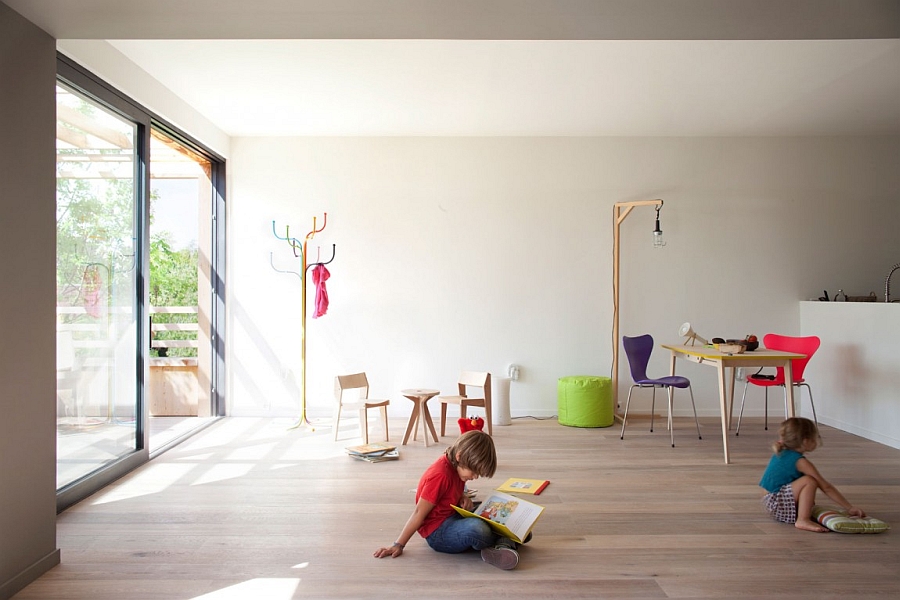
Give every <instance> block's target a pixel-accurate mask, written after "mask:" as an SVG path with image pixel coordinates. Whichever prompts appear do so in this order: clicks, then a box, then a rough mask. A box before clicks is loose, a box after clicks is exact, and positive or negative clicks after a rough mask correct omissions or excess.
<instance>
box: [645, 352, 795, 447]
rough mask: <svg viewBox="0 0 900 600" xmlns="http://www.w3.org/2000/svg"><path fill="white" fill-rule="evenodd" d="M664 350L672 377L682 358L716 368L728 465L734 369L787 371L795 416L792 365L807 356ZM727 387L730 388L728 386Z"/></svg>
mask: <svg viewBox="0 0 900 600" xmlns="http://www.w3.org/2000/svg"><path fill="white" fill-rule="evenodd" d="M662 347H663V348H665V349H666V350H668V351H669V352H671V353H672V367H671V370H670V373H671V374H672V375H674V374H675V359H677V358H683V359H685V360H689V361H691V362H695V363H697V364H701V365H709V366H711V367H715V368H716V369H717V370H718V373H719V408H720V409H721V411H722V447H723V448H724V451H725V464H728V463H730V462H731V458H730V456H729V454H728V430H729V429H730V428H731V412H732V408H733V405H734V369H735V368H736V367H744V368H747V367H784V381H785V390H786V392H787V409H788V416H789V417H793V416H794V386H793V381H794V376H793V372H792V370H791V361H792V360H794V359H797V358H805V356H806V355H805V354H796V353H793V352H781V351H779V350H754V351H752V352H744V353H743V354H728V353H726V352H719V351H718V350H716V349H715V348H713V347H711V346H670V345H667V344H662ZM726 368H730V369H731V372H730V373H729V375H730V376H729V378H728V379H727V380H726V378H725V369H726ZM726 384H727V385H726Z"/></svg>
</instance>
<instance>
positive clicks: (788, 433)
mask: <svg viewBox="0 0 900 600" xmlns="http://www.w3.org/2000/svg"><path fill="white" fill-rule="evenodd" d="M806 440H815V442H816V445H817V446H819V445H821V444H822V437H821V436H820V435H819V428H818V427H816V424H815V423H813V422H812V421H810V420H809V419H805V418H803V417H791V418H790V419H786V420H784V421H782V423H781V427H779V428H778V441H777V442H775V443H774V444H772V450H774V451H775V452H776V453H778V452H781V451H782V450H784V449H785V448H787V449H789V450H797V451H799V450H800V448H801V447H802V446H803V442H805V441H806Z"/></svg>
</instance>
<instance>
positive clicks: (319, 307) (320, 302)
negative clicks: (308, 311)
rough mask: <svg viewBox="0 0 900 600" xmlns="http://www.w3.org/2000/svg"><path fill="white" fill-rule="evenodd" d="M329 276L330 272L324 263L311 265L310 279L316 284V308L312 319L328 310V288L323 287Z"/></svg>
mask: <svg viewBox="0 0 900 600" xmlns="http://www.w3.org/2000/svg"><path fill="white" fill-rule="evenodd" d="M329 277H331V273H329V272H328V269H326V268H325V265H323V264H321V263H319V264H317V265H316V266H315V267H313V272H312V280H313V283H314V284H316V310H315V311H314V312H313V316H312V317H313V319H316V318H318V317H321V316H322V315H324V314H325V313H326V312H327V311H328V290H327V289H325V281H326V280H327V279H328V278H329Z"/></svg>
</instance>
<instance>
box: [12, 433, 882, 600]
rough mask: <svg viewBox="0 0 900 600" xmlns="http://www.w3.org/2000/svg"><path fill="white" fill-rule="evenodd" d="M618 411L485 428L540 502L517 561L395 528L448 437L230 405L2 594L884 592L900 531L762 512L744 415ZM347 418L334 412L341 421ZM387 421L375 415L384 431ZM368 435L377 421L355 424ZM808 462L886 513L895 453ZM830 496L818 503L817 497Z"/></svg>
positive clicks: (842, 450) (838, 438)
mask: <svg viewBox="0 0 900 600" xmlns="http://www.w3.org/2000/svg"><path fill="white" fill-rule="evenodd" d="M647 424H648V423H647V421H646V420H643V421H642V420H640V419H636V420H634V421H633V422H632V421H631V420H629V428H628V430H627V432H626V434H627V435H626V438H625V440H624V441H621V440H619V429H618V427H613V428H606V429H578V428H571V427H563V426H560V425H559V424H558V423H556V421H536V420H514V421H513V424H512V425H511V426H508V427H495V429H494V438H495V440H496V443H497V447H498V453H499V457H500V467H499V469H498V472H497V474H496V476H495V477H494V479H492V480H478V481H476V482H474V485H472V484H470V487H475V488H477V489H479V490H482V491H483V492H486V491H488V490H489V489H490V488H491V486H492V484H493V485H499V483H501V482H502V481H504V480H505V479H506V478H507V477H510V476H521V477H529V478H546V479H549V480H550V481H551V484H550V486H549V487H548V488H547V489H546V490H545V491H544V492H543V493H542V494H541V495H540V496H538V497H537V498H536V500H538V501H539V503H540V504H543V505H545V506H546V511H545V513H544V515H543V517H542V518H541V520H540V521H539V523H538V525H537V526H536V528H535V536H534V540H533V541H532V542H531V543H530V544H529V545H528V546H525V547H523V548H522V550H521V560H520V564H519V568H518V569H516V570H514V571H500V570H498V569H496V568H494V567H491V566H489V565H488V564H486V563H484V562H482V561H481V559H480V557H479V555H478V553H475V552H470V553H465V554H461V555H452V556H451V555H444V554H438V553H436V552H434V551H432V550H431V549H430V548H428V547H427V545H426V543H425V542H424V540H422V539H421V538H418V537H415V538H413V541H412V542H411V543H410V544H409V545H408V547H407V549H406V552H405V554H404V555H403V556H402V557H401V558H398V559H390V558H388V559H381V560H376V559H375V558H373V557H372V552H373V551H374V550H375V548H376V547H378V546H380V545H389V544H390V543H391V542H393V541H394V539H395V538H396V536H397V534H398V533H399V531H400V529H401V527H402V526H403V524H404V522H405V521H406V518H407V517H408V516H409V513H410V512H411V510H412V506H413V489H414V488H415V486H416V483H417V481H418V477H419V475H420V474H421V472H422V471H423V469H424V468H425V467H426V466H427V465H428V464H430V463H431V462H432V461H433V460H434V459H435V458H436V457H437V456H438V455H439V453H440V452H441V451H442V450H443V449H444V448H445V447H446V445H447V443H449V442H451V441H452V439H451V438H450V437H447V438H443V439H442V441H443V442H444V443H442V444H439V445H431V446H429V447H428V448H425V447H424V445H423V444H422V443H421V441H420V442H417V443H416V444H414V445H412V444H411V445H409V446H403V447H402V448H401V459H400V460H399V461H396V462H386V463H378V464H370V463H365V462H360V461H354V460H352V459H351V458H349V457H348V456H346V455H344V454H343V447H344V446H347V445H351V444H354V443H359V441H358V439H354V437H353V436H354V435H356V433H355V431H356V430H355V428H354V429H349V428H348V429H347V430H346V432H342V438H343V439H342V440H341V441H340V442H338V443H335V442H333V441H332V436H331V431H330V429H328V428H327V427H321V428H320V429H319V430H317V431H315V432H308V431H307V432H304V431H299V430H288V429H287V427H288V425H290V423H289V422H288V421H285V420H272V419H249V418H229V419H224V420H222V421H221V422H219V423H217V424H215V425H212V426H211V427H210V428H208V429H206V430H205V431H203V432H201V433H199V434H198V435H197V436H195V437H193V438H191V439H190V440H188V441H186V442H184V443H182V444H181V445H179V446H177V447H176V448H174V449H172V450H169V451H168V452H165V453H164V454H162V455H161V456H159V457H157V458H156V459H154V460H153V461H152V462H151V463H150V464H148V465H146V466H145V467H143V468H142V469H140V470H138V471H136V472H134V473H133V474H131V475H129V476H128V477H126V478H124V479H122V480H120V481H119V482H117V483H115V484H114V485H112V486H110V487H109V488H107V489H106V490H104V491H102V492H101V493H99V494H97V495H96V496H94V497H92V498H89V499H88V500H86V501H84V502H82V503H80V504H79V505H76V506H75V507H73V508H71V509H69V510H68V511H66V512H65V513H63V514H61V515H60V516H59V526H58V532H59V533H58V545H59V547H60V549H61V551H62V564H61V565H59V566H58V567H56V568H54V569H53V570H51V571H50V572H48V573H46V574H45V575H44V576H43V577H41V578H40V579H39V580H38V581H36V582H34V583H33V584H31V585H30V586H28V587H27V588H26V589H24V590H23V591H22V592H20V593H19V594H18V595H17V596H16V598H17V599H19V600H29V599H40V600H52V599H56V598H60V599H66V600H77V599H91V600H107V599H109V600H113V599H115V600H120V599H123V598H128V599H139V600H140V599H145V598H148V599H150V598H160V599H162V598H164V599H167V600H171V599H185V600H186V599H198V598H202V599H204V600H222V599H224V598H241V599H251V600H253V599H266V600H282V599H283V600H287V599H290V598H323V599H329V598H353V599H356V598H379V599H381V598H395V597H404V596H415V597H417V598H425V599H429V598H438V599H440V598H448V599H450V598H452V599H453V600H459V599H460V598H537V599H544V598H630V599H643V598H646V599H653V598H725V597H740V598H767V599H771V598H790V599H791V600H803V599H813V598H816V599H820V598H896V597H898V596H900V569H898V565H900V530H894V531H889V532H887V533H884V534H879V535H849V534H837V533H825V534H815V533H807V532H801V531H798V530H796V529H795V528H793V527H792V526H790V525H783V524H779V523H775V522H773V521H770V520H769V519H768V517H767V516H766V515H765V514H764V513H763V512H762V509H761V508H760V504H759V493H758V488H757V485H756V484H757V481H758V480H759V477H760V474H761V472H762V470H763V468H764V467H765V463H766V461H767V460H768V457H769V443H770V442H771V440H772V437H773V436H774V432H773V431H771V430H770V431H769V432H765V431H764V430H763V426H762V422H761V420H753V419H748V420H745V423H744V425H743V427H742V428H741V436H740V437H739V438H734V437H732V438H731V440H732V444H731V448H732V456H733V464H731V465H725V464H724V463H723V460H722V441H721V434H720V429H719V425H718V421H717V420H716V419H704V420H702V425H703V432H704V438H703V440H697V438H696V434H692V429H693V422H692V420H688V419H676V437H675V440H676V444H677V447H676V448H671V447H670V446H669V436H668V433H667V432H666V430H665V424H664V422H663V423H662V427H661V428H660V427H657V431H656V432H655V433H649V432H648V431H647ZM350 425H353V423H352V422H350V423H348V427H350ZM403 425H404V423H402V422H400V421H396V422H392V423H391V427H392V428H393V430H392V431H393V439H394V440H398V439H399V437H400V435H401V433H402V430H403ZM370 427H371V428H372V429H374V430H375V437H376V438H377V436H378V435H379V433H378V431H379V429H378V427H377V424H376V423H375V422H374V421H373V422H372V424H371V425H370ZM823 436H824V440H825V444H824V446H823V447H822V448H820V449H818V450H816V451H815V452H814V453H813V454H812V455H810V458H811V459H812V460H813V461H814V462H815V464H816V465H817V466H818V467H819V469H820V470H821V471H822V472H823V474H824V475H825V476H826V477H827V478H829V479H830V480H831V481H832V482H833V483H835V484H836V485H837V486H838V487H839V488H840V489H841V490H842V491H843V492H844V494H845V495H846V496H847V497H848V498H849V499H850V500H851V501H853V502H854V503H856V504H858V505H859V506H861V507H862V508H864V509H865V510H867V511H868V512H869V513H870V514H872V515H873V516H877V517H879V518H882V519H883V520H886V521H888V522H891V523H893V524H895V527H897V526H900V450H895V449H892V448H889V447H887V446H883V445H880V444H877V443H874V442H870V441H867V440H864V439H862V438H859V437H855V436H853V435H850V434H847V433H843V432H841V431H837V430H834V429H830V428H827V427H823ZM820 501H823V502H822V503H827V499H826V498H820Z"/></svg>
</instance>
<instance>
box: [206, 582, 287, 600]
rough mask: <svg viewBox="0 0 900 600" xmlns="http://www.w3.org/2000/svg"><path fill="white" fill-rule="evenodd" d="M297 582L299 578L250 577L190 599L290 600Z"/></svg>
mask: <svg viewBox="0 0 900 600" xmlns="http://www.w3.org/2000/svg"><path fill="white" fill-rule="evenodd" d="M299 584H300V579H299V578H296V579H295V578H283V579H274V578H271V579H270V578H261V579H251V580H250V581H244V582H241V583H238V584H236V585H232V586H229V587H227V588H223V589H221V590H216V591H215V592H210V593H208V594H203V595H202V596H195V597H194V598H192V600H246V599H247V598H265V599H266V600H291V598H293V597H294V592H295V591H297V586H298V585H299Z"/></svg>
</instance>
